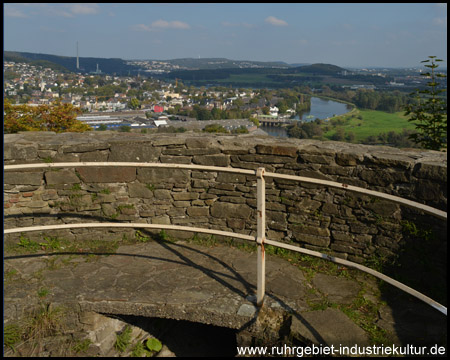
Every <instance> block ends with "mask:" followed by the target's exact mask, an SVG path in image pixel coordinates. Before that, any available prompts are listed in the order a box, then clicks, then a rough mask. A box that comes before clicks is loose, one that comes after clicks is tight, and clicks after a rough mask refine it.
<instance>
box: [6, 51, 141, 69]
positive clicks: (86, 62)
mask: <svg viewBox="0 0 450 360" xmlns="http://www.w3.org/2000/svg"><path fill="white" fill-rule="evenodd" d="M4 60H5V61H15V62H27V63H31V64H33V65H41V66H46V67H50V68H53V69H55V70H61V71H72V72H76V71H77V58H76V57H70V56H58V55H50V54H35V53H28V52H15V51H5V52H4ZM79 63H80V68H81V70H82V71H83V72H93V71H96V70H97V64H98V66H99V69H100V70H101V71H102V72H103V73H105V74H114V73H115V74H117V75H128V73H131V74H135V73H136V71H137V68H136V67H135V66H132V65H127V63H126V61H125V60H122V59H117V58H112V59H105V58H93V57H80V58H79Z"/></svg>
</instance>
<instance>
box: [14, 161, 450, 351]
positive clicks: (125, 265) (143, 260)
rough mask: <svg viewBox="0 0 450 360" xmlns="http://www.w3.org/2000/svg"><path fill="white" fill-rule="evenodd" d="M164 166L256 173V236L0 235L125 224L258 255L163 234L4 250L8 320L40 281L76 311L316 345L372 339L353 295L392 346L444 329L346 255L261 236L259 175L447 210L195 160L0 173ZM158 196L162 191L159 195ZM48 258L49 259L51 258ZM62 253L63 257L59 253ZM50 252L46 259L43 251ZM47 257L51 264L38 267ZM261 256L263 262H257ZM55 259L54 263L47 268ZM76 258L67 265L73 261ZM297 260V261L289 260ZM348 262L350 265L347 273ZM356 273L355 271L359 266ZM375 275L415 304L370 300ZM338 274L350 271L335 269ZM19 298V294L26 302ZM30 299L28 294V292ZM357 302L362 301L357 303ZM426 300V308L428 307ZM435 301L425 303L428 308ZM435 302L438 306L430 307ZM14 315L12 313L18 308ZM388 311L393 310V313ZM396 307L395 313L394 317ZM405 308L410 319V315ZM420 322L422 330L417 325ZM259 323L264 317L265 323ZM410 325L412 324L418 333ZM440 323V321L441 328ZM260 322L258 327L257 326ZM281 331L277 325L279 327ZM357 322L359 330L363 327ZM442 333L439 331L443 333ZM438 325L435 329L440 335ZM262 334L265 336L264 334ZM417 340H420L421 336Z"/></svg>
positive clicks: (432, 314)
mask: <svg viewBox="0 0 450 360" xmlns="http://www.w3.org/2000/svg"><path fill="white" fill-rule="evenodd" d="M94 166H95V167H97V168H98V167H110V166H121V167H123V168H124V169H126V168H129V167H156V168H163V167H169V168H173V169H187V168H189V169H195V170H200V169H201V170H206V171H216V172H222V171H224V172H230V173H238V172H241V173H243V174H245V175H253V176H256V178H257V180H258V181H257V192H256V193H257V212H256V213H257V214H258V216H257V222H258V224H257V233H256V234H255V235H244V234H242V233H241V234H239V233H227V232H224V231H219V230H214V229H202V228H199V227H190V228H188V227H184V226H177V225H170V224H146V223H123V222H121V223H77V224H70V223H69V224H65V225H44V226H32V227H20V228H15V229H7V230H5V234H12V233H27V232H34V231H44V230H45V231H47V233H48V230H52V229H53V230H57V229H64V228H66V229H67V228H74V229H75V228H94V227H109V228H114V227H128V228H135V229H136V228H138V229H141V230H142V234H144V232H145V231H146V230H147V229H148V230H153V229H166V230H183V231H190V232H194V233H206V234H217V235H222V236H228V237H234V238H240V239H242V240H247V241H248V240H250V241H251V242H252V243H253V244H255V246H256V252H257V254H258V256H255V254H254V252H253V253H248V252H243V251H242V250H239V249H236V248H229V247H226V246H223V245H219V244H215V246H213V247H207V246H199V245H198V244H195V243H191V242H189V241H188V242H185V241H177V242H170V241H167V240H164V239H159V240H158V241H156V242H155V241H143V242H142V243H138V244H134V245H122V246H119V248H118V249H117V250H116V251H114V252H111V251H103V252H101V251H97V252H92V253H91V255H95V256H96V258H95V261H87V262H86V261H85V260H84V259H83V260H80V257H74V256H73V255H74V253H64V251H60V252H59V255H56V254H53V253H50V254H48V253H41V254H35V255H32V256H30V255H11V254H8V256H6V257H5V260H6V264H7V267H6V269H7V272H8V273H9V274H11V273H13V274H18V275H17V276H18V277H19V278H20V279H16V280H17V281H18V282H19V283H20V280H27V281H25V284H20V286H17V281H14V282H10V283H7V286H6V287H5V293H6V296H5V304H6V313H7V314H9V315H10V316H12V317H14V315H17V314H14V312H16V313H17V312H18V311H19V310H20V307H21V306H25V305H29V304H30V303H32V302H33V301H30V300H32V298H33V296H32V295H31V294H33V293H34V294H36V293H38V291H39V287H40V286H45V288H47V289H51V290H50V294H48V296H49V297H48V299H49V300H51V301H52V302H54V303H64V304H73V305H74V306H75V307H77V308H78V309H80V311H95V312H100V313H108V314H124V315H127V314H128V315H141V316H147V317H162V318H164V317H166V318H172V319H180V320H190V321H195V322H203V323H207V324H212V325H216V326H225V327H229V328H233V329H236V330H237V331H238V333H239V334H241V335H242V334H243V336H244V338H245V334H252V336H257V335H256V334H258V332H259V333H260V334H261V331H263V332H264V330H267V328H268V327H269V328H271V329H272V330H273V331H275V332H276V335H274V336H281V335H280V334H281V333H282V332H285V334H286V333H289V334H293V335H295V336H296V337H297V338H298V339H301V340H302V341H304V342H306V343H309V342H313V343H317V344H328V345H330V344H348V345H353V344H356V343H357V344H359V345H363V344H369V343H371V342H373V340H374V339H373V338H370V336H369V334H368V333H367V329H364V326H362V324H359V323H358V322H357V321H356V322H355V321H352V319H351V317H349V316H348V314H347V315H346V312H345V311H344V309H345V308H346V307H351V306H352V304H353V305H354V304H356V303H357V302H358V301H360V302H362V304H366V305H367V303H373V304H376V305H377V307H378V313H379V315H378V319H377V326H379V327H380V328H382V329H384V330H386V334H389V340H390V341H392V342H393V343H397V344H400V343H407V342H408V341H409V343H415V344H418V343H422V344H423V343H424V341H425V342H429V343H431V341H432V339H436V336H440V335H442V334H443V332H442V331H444V330H443V329H446V328H445V326H446V325H445V326H444V325H442V324H444V323H445V317H444V318H442V316H441V315H439V312H441V313H444V314H446V308H445V307H443V306H442V305H440V304H438V303H436V302H435V301H433V300H431V299H430V298H428V297H426V296H424V295H423V294H420V293H418V292H416V291H414V290H412V289H410V288H409V287H406V286H403V285H402V284H400V283H398V282H396V281H395V280H393V279H390V278H388V277H386V276H384V275H383V274H380V273H378V272H376V271H373V270H371V269H368V268H367V267H365V266H362V265H360V264H357V263H353V262H351V261H346V260H343V259H339V258H336V257H333V256H330V255H327V254H323V253H319V252H316V251H312V250H308V249H305V248H301V247H298V246H292V245H289V244H285V243H280V242H277V241H273V240H269V239H267V238H266V235H265V228H266V225H265V214H266V210H265V203H266V201H265V190H264V189H265V181H264V179H265V178H267V177H273V178H278V179H289V180H297V181H302V182H306V183H308V182H309V183H315V184H322V185H326V186H331V187H336V188H340V189H345V191H356V192H358V191H359V192H361V193H364V194H370V195H373V196H378V197H381V198H385V199H389V200H390V201H395V202H398V203H400V204H402V205H404V206H407V207H415V208H418V209H420V210H421V211H425V212H426V213H428V214H431V215H433V216H437V217H438V218H442V219H445V218H446V213H444V212H442V211H440V210H437V209H433V208H431V207H428V206H425V205H423V204H419V203H414V202H411V201H410V200H406V199H401V198H399V197H395V196H392V195H388V194H382V193H378V192H373V191H371V190H368V189H363V188H357V187H355V186H352V185H347V184H342V183H337V182H330V181H326V180H319V179H313V178H305V177H298V176H292V175H284V174H275V173H270V172H265V171H264V169H261V168H259V169H257V170H245V169H235V168H217V167H208V166H199V165H181V164H158V163H101V162H95V163H88V162H78V163H47V164H23V165H6V166H5V170H17V169H22V170H24V169H27V168H62V167H76V168H78V169H81V168H83V167H94ZM161 194H162V193H161ZM268 245H272V246H277V247H280V248H284V249H289V250H292V251H299V252H300V253H303V254H308V255H312V256H315V257H318V258H322V259H325V260H328V261H334V262H336V263H337V264H340V266H339V267H338V268H337V269H335V271H337V273H336V272H335V273H333V274H330V273H326V272H325V273H320V272H317V273H313V274H311V273H307V274H305V272H304V271H302V270H301V268H298V267H296V266H295V265H293V264H292V262H294V263H297V261H292V260H293V259H291V261H289V259H287V260H286V259H284V260H283V259H280V258H278V257H275V256H271V255H269V254H268V253H267V251H265V247H266V246H268ZM54 256H55V257H54ZM59 256H62V257H59ZM53 257H54V259H56V260H55V261H52V258H53ZM49 261H51V262H52V264H53V267H52V268H47V266H46V264H48V262H49ZM266 261H267V268H266V265H265V264H266ZM56 263H58V266H55V265H56ZM75 265H76V266H75ZM297 265H298V264H297ZM349 268H354V269H356V270H350V269H349ZM361 270H362V271H363V272H361ZM33 271H34V272H36V271H38V272H39V271H40V274H41V276H42V277H41V279H42V282H36V281H31V282H28V280H30V279H32V278H33V275H32V276H30V273H31V274H33ZM364 272H366V273H369V274H371V276H372V275H373V276H375V277H378V278H381V279H383V280H385V281H387V282H388V283H390V284H392V285H395V286H396V287H398V288H400V289H401V290H403V291H407V292H408V293H409V294H411V295H413V296H415V297H417V298H418V299H419V300H420V301H412V300H411V299H410V298H409V299H408V300H407V301H405V298H402V296H401V295H399V293H396V294H395V295H394V296H393V297H391V298H390V301H389V303H388V304H387V305H386V304H383V301H382V300H381V299H380V298H377V294H379V290H377V283H376V281H374V278H372V277H370V276H369V277H367V275H364ZM339 273H343V274H346V275H347V274H349V273H350V274H351V275H349V276H336V275H337V274H339ZM25 299H26V300H25ZM35 301H36V299H35ZM362 304H360V305H361V307H362V308H364V306H363V305H362ZM429 305H432V307H430V306H429ZM433 307H434V309H433ZM436 309H437V310H438V311H436ZM19 312H20V311H19ZM393 313H396V314H397V316H393V315H392V314H393ZM398 314H402V315H401V316H398ZM412 314H414V316H411V315H412ZM425 323H426V324H429V327H428V328H426V329H427V330H426V334H424V331H423V324H425ZM267 324H270V325H269V326H268V325H267ZM417 324H421V326H420V328H421V329H420V330H419V329H418V328H417ZM443 326H444V327H443ZM262 329H263V330H262ZM281 329H283V330H281ZM363 329H364V330H363ZM445 331H446V330H445ZM445 331H444V332H445ZM266 335H267V334H266ZM424 339H426V340H424Z"/></svg>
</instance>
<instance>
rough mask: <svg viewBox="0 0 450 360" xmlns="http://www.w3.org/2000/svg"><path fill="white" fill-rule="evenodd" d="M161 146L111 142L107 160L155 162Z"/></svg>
mask: <svg viewBox="0 0 450 360" xmlns="http://www.w3.org/2000/svg"><path fill="white" fill-rule="evenodd" d="M160 154H161V148H154V147H153V146H152V145H151V144H148V143H140V144H139V143H138V144H133V143H131V144H130V143H127V144H112V145H111V153H110V154H109V158H108V161H118V162H120V161H130V162H157V161H158V159H159V155H160Z"/></svg>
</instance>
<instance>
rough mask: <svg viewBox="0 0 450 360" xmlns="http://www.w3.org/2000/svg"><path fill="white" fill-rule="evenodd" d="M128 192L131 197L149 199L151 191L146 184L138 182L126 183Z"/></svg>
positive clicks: (151, 195) (151, 194)
mask: <svg viewBox="0 0 450 360" xmlns="http://www.w3.org/2000/svg"><path fill="white" fill-rule="evenodd" d="M128 194H129V195H130V197H132V198H134V197H135V198H140V199H151V198H152V197H153V191H151V190H150V189H149V188H147V186H146V185H144V184H140V183H133V184H128Z"/></svg>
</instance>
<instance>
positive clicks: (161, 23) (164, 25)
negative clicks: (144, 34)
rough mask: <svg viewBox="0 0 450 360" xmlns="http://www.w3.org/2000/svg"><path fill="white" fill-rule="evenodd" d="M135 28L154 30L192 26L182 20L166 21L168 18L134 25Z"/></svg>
mask: <svg viewBox="0 0 450 360" xmlns="http://www.w3.org/2000/svg"><path fill="white" fill-rule="evenodd" d="M132 28H133V30H137V31H154V30H165V29H177V30H186V29H190V28H191V27H190V26H189V24H186V23H184V22H182V21H166V20H156V21H153V22H152V23H151V24H150V25H145V24H137V25H134V26H133V27H132Z"/></svg>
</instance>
